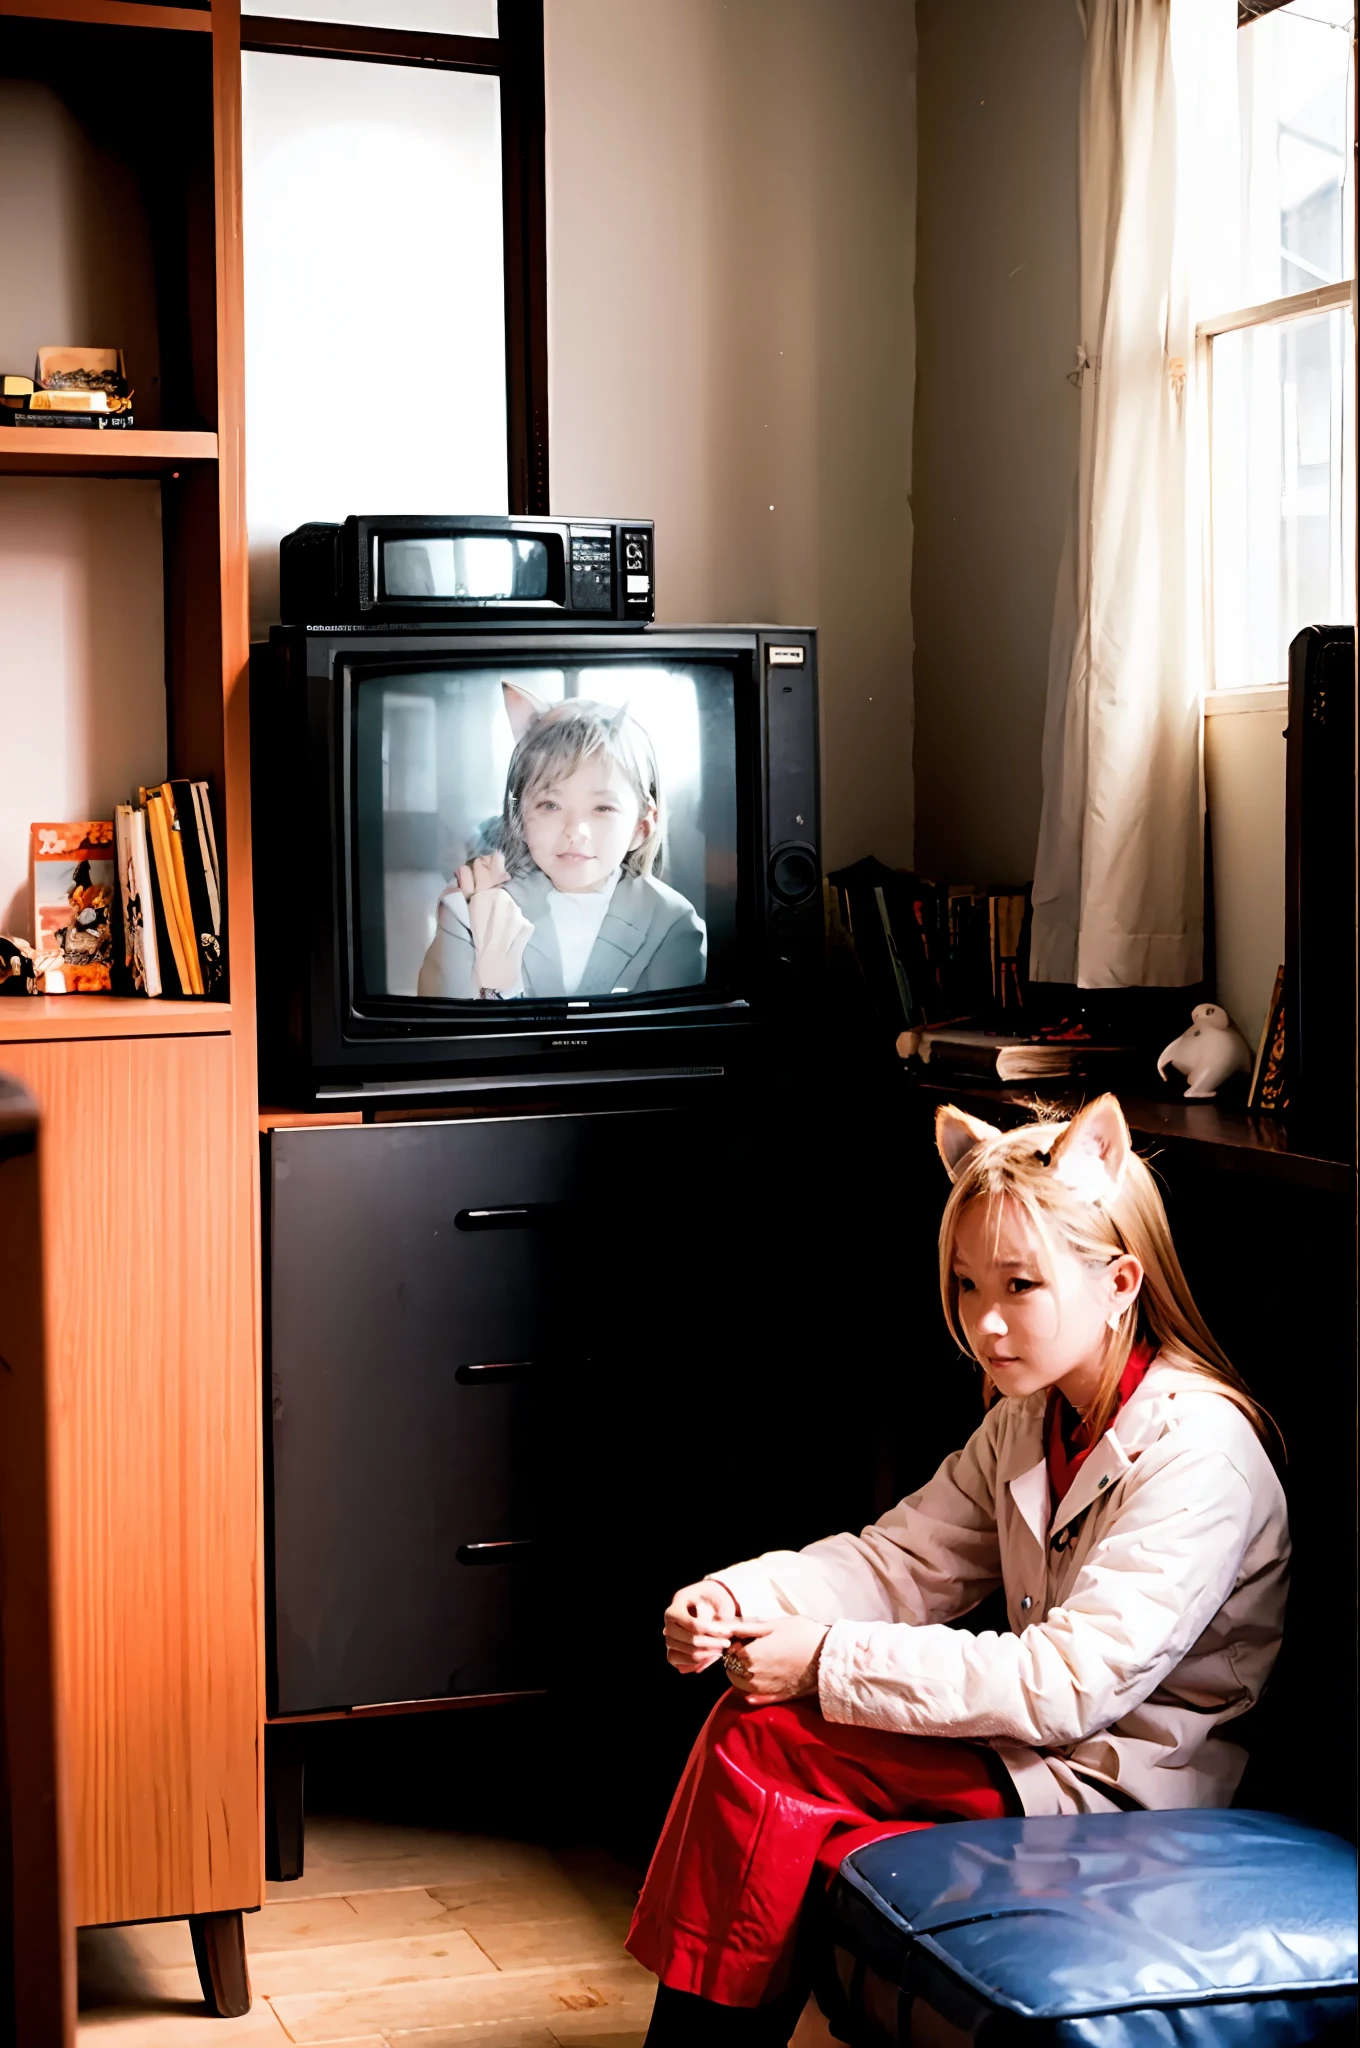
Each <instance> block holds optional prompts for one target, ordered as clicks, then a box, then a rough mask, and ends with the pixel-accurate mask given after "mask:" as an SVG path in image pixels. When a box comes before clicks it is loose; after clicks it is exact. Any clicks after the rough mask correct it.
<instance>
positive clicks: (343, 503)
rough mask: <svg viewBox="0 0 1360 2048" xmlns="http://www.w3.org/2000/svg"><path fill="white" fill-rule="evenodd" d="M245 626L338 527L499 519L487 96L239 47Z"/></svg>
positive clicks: (496, 116)
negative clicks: (284, 549) (368, 519)
mask: <svg viewBox="0 0 1360 2048" xmlns="http://www.w3.org/2000/svg"><path fill="white" fill-rule="evenodd" d="M242 64H243V70H244V92H245V107H244V147H245V307H246V424H247V447H248V448H249V451H250V455H249V461H248V462H247V465H246V492H247V517H248V523H249V528H250V554H251V615H252V627H253V630H254V631H255V632H256V633H257V634H258V633H261V632H263V631H264V630H265V629H266V628H267V626H268V624H269V622H270V621H271V620H272V619H274V618H277V616H278V543H279V539H280V537H281V536H282V535H283V534H285V533H287V532H288V531H289V530H290V529H291V528H292V527H294V526H298V525H300V524H301V523H302V521H303V520H306V519H343V518H345V517H346V515H347V514H349V513H351V512H504V511H505V510H506V508H507V467H506V408H505V282H504V260H503V253H502V214H501V161H500V104H499V97H498V87H497V81H496V80H495V78H492V77H481V76H478V75H475V74H473V73H471V72H460V71H424V70H416V69H414V68H408V67H406V66H404V65H396V64H353V63H339V62H335V61H333V60H329V59H325V58H314V57H280V56H272V55H266V54H262V53H260V52H258V51H248V52H246V54H245V56H244V58H243V60H242Z"/></svg>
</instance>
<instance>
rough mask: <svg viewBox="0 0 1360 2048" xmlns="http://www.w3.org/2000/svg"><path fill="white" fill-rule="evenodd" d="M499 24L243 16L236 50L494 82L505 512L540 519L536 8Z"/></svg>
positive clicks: (542, 166) (544, 506) (504, 1)
mask: <svg viewBox="0 0 1360 2048" xmlns="http://www.w3.org/2000/svg"><path fill="white" fill-rule="evenodd" d="M496 23H497V31H498V32H497V34H496V35H494V36H446V35H436V34H432V33H431V32H429V31H428V30H423V29H391V28H378V27H366V26H364V25H363V24H361V23H350V22H334V21H296V20H292V19H289V18H287V17H285V16H282V15H272V14H243V15H242V16H241V48H242V50H263V51H268V52H271V53H273V54H275V55H278V56H285V57H319V58H330V59H335V60H339V61H341V62H351V63H363V64H407V65H416V66H419V67H422V68H427V69H433V70H438V71H473V72H480V73H481V74H483V75H484V76H486V75H489V76H491V77H494V78H497V79H498V80H499V82H500V116H501V210H502V220H503V252H504V266H503V267H504V277H505V418H506V468H507V506H508V509H509V510H510V511H511V512H531V513H546V512H548V511H550V509H551V506H550V502H549V483H550V477H549V466H548V248H547V164H546V119H545V105H544V83H543V0H497V5H496Z"/></svg>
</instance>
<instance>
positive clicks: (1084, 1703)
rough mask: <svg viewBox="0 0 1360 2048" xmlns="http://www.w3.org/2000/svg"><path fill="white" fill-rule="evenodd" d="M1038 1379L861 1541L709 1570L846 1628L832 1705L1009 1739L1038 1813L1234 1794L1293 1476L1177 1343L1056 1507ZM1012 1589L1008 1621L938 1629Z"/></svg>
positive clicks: (764, 1600) (837, 1541)
mask: <svg viewBox="0 0 1360 2048" xmlns="http://www.w3.org/2000/svg"><path fill="white" fill-rule="evenodd" d="M1046 1399H1047V1397H1046V1395H1045V1394H1043V1393H1038V1394H1031V1395H1028V1396H1026V1397H1024V1398H1023V1399H1012V1400H1002V1401H998V1402H997V1403H996V1404H995V1405H994V1406H993V1407H992V1408H991V1409H989V1410H988V1412H987V1416H986V1419H985V1420H984V1422H983V1423H982V1425H981V1427H980V1428H979V1429H977V1430H976V1431H975V1432H974V1434H973V1435H972V1436H971V1437H970V1438H969V1440H968V1442H967V1443H966V1444H965V1445H964V1447H963V1449H962V1450H961V1451H956V1452H955V1453H954V1455H953V1456H952V1457H950V1458H947V1459H946V1460H945V1462H944V1464H943V1465H942V1466H941V1467H940V1469H939V1471H938V1472H937V1473H936V1474H935V1476H934V1478H933V1479H931V1480H930V1481H928V1483H927V1484H926V1485H925V1486H923V1487H922V1488H921V1490H920V1491H919V1493H914V1494H911V1495H910V1496H909V1497H908V1498H907V1499H906V1500H904V1501H901V1502H899V1503H898V1505H897V1506H896V1507H895V1508H893V1509H891V1510H890V1512H889V1513H888V1514H886V1515H884V1516H883V1518H882V1519H881V1520H880V1521H878V1522H875V1523H874V1525H873V1526H872V1527H871V1528H868V1529H866V1530H865V1531H864V1532H863V1534H862V1535H860V1536H850V1535H845V1536H830V1537H827V1538H826V1539H825V1540H824V1541H823V1542H820V1543H813V1544H810V1545H809V1546H808V1548H807V1549H806V1550H801V1551H788V1550H783V1551H780V1550H776V1551H770V1552H768V1553H767V1554H766V1555H765V1556H763V1557H758V1558H755V1559H752V1560H751V1561H750V1562H749V1563H746V1564H738V1565H734V1566H732V1567H731V1568H730V1569H728V1570H726V1571H720V1572H716V1573H714V1574H712V1576H713V1577H715V1578H718V1579H720V1580H721V1581H722V1583H723V1584H724V1585H726V1586H727V1587H728V1589H729V1590H730V1591H731V1593H732V1594H733V1596H734V1598H735V1599H736V1601H737V1604H738V1606H739V1608H740V1610H741V1613H742V1616H743V1617H744V1618H746V1619H752V1620H754V1619H756V1618H762V1617H768V1616H773V1615H778V1614H781V1613H783V1614H804V1615H809V1616H811V1617H813V1618H814V1619H816V1620H818V1621H825V1622H829V1623H830V1624H831V1627H830V1630H829V1632H828V1634H827V1637H826V1640H825V1642H824V1644H823V1646H822V1654H821V1664H820V1675H819V1683H818V1693H819V1701H820V1705H821V1710H822V1713H823V1714H824V1715H825V1717H826V1719H827V1720H828V1721H845V1722H853V1723H856V1724H858V1725H860V1726H864V1727H870V1728H886V1729H892V1730H896V1731H897V1732H899V1733H901V1734H903V1735H943V1736H954V1737H958V1738H960V1739H962V1740H966V1741H969V1742H983V1743H986V1744H988V1745H989V1746H990V1747H991V1748H992V1749H994V1750H995V1751H996V1753H997V1755H998V1756H999V1757H1000V1759H1001V1760H1002V1762H1003V1763H1004V1764H1005V1766H1006V1769H1007V1770H1008V1771H1009V1773H1010V1776H1011V1778H1012V1779H1013V1780H1014V1783H1015V1787H1016V1790H1017V1792H1018V1794H1019V1797H1020V1801H1021V1804H1022V1805H1023V1807H1024V1810H1025V1812H1026V1813H1074V1812H1099V1811H1107V1810H1109V1808H1111V1807H1112V1806H1114V1807H1125V1806H1128V1805H1131V1804H1132V1805H1137V1806H1147V1807H1175V1806H1227V1805H1228V1804H1229V1803H1230V1802H1231V1800H1232V1796H1233V1792H1234V1790H1235V1788H1236V1786H1237V1783H1238V1780H1239V1778H1240V1777H1241V1775H1242V1770H1243V1767H1244V1765H1245V1763H1246V1753H1245V1751H1243V1750H1242V1749H1241V1748H1239V1747H1238V1745H1237V1744H1235V1743H1233V1742H1230V1741H1226V1740H1224V1739H1223V1737H1222V1736H1221V1735H1220V1734H1219V1732H1218V1731H1219V1729H1220V1727H1221V1726H1222V1724H1223V1723H1225V1722H1228V1721H1232V1720H1234V1719H1235V1718H1236V1717H1237V1716H1238V1715H1239V1714H1244V1713H1245V1712H1246V1711H1247V1709H1248V1708H1249V1707H1251V1706H1253V1705H1254V1704H1255V1702H1256V1700H1257V1699H1258V1698H1259V1696H1260V1693H1261V1690H1262V1688H1263V1686H1264V1684H1265V1682H1266V1679H1267V1677H1268V1676H1269V1673H1270V1669H1271V1666H1272V1665H1273V1663H1274V1661H1275V1657H1276V1653H1277V1651H1278V1650H1279V1646H1280V1633H1281V1626H1282V1622H1283V1617H1284V1603H1285V1590H1286V1583H1287V1577H1288V1561H1289V1533H1288V1523H1287V1519H1286V1512H1285V1502H1284V1494H1283V1491H1282V1489H1281V1487H1280V1483H1279V1480H1278V1479H1277V1477H1276V1475H1275V1471H1274V1468H1273V1466H1272V1465H1271V1463H1270V1460H1269V1458H1268V1457H1267V1456H1266V1453H1265V1451H1264V1449H1263V1448H1262V1445H1261V1442H1260V1439H1259V1438H1258V1436H1257V1434H1256V1432H1255V1430H1254V1429H1253V1428H1252V1426H1251V1423H1250V1422H1249V1421H1248V1420H1247V1418H1246V1416H1245V1415H1244V1414H1243V1413H1242V1411H1241V1410H1240V1409H1239V1408H1238V1407H1236V1406H1235V1405H1234V1403H1233V1402H1231V1401H1230V1400H1229V1399H1228V1398H1227V1396H1226V1395H1224V1394H1222V1393H1219V1392H1217V1391H1216V1390H1215V1387H1214V1383H1213V1381H1212V1380H1210V1379H1209V1378H1208V1377H1207V1375H1205V1374H1203V1373H1200V1372H1196V1371H1195V1370H1194V1369H1193V1368H1191V1367H1189V1366H1186V1365H1182V1364H1180V1363H1178V1362H1176V1361H1174V1360H1172V1359H1171V1358H1170V1357H1169V1355H1168V1354H1166V1353H1162V1354H1160V1355H1159V1357H1158V1358H1157V1359H1156V1360H1155V1361H1154V1363H1153V1364H1152V1365H1151V1366H1150V1367H1149V1369H1148V1372H1147V1374H1146V1376H1145V1377H1144V1379H1143V1381H1142V1383H1141V1384H1140V1385H1139V1386H1138V1387H1137V1388H1136V1390H1135V1391H1134V1393H1133V1394H1132V1395H1131V1397H1130V1398H1129V1400H1128V1401H1127V1402H1126V1403H1125V1404H1124V1406H1123V1408H1121V1410H1120V1411H1119V1413H1118V1415H1117V1416H1116V1417H1115V1420H1114V1422H1113V1423H1112V1425H1111V1427H1110V1428H1109V1430H1108V1431H1107V1432H1106V1434H1105V1435H1104V1436H1103V1437H1102V1438H1101V1440H1100V1442H1099V1443H1098V1444H1097V1445H1096V1446H1095V1448H1094V1450H1092V1452H1091V1454H1090V1456H1089V1457H1088V1458H1087V1459H1086V1461H1085V1463H1084V1464H1083V1465H1082V1467H1081V1469H1080V1471H1079V1472H1078V1473H1077V1475H1076V1477H1075V1479H1074V1480H1073V1482H1072V1484H1071V1486H1070V1487H1069V1489H1068V1491H1067V1494H1066V1495H1065V1497H1064V1498H1063V1499H1062V1500H1061V1501H1060V1502H1059V1503H1058V1506H1057V1509H1056V1511H1055V1512H1053V1513H1050V1489H1049V1479H1048V1471H1047V1466H1046V1464H1045V1459H1044V1445H1043V1419H1044V1409H1045V1405H1046ZM997 1585H1002V1586H1004V1588H1005V1595H1006V1611H1007V1615H1008V1618H1009V1622H1010V1627H1011V1629H1012V1630H1013V1631H1014V1633H1013V1634H1005V1635H995V1634H985V1635H973V1634H971V1633H969V1632H968V1631H966V1630H963V1629H955V1628H949V1627H946V1626H944V1624H945V1623H947V1622H949V1621H951V1620H954V1619H956V1618H957V1617H958V1616H960V1615H963V1614H966V1613H968V1611H969V1609H970V1608H972V1607H975V1606H976V1605H977V1603H978V1602H979V1601H980V1600H982V1599H983V1598H985V1596H986V1595H987V1594H988V1593H990V1592H992V1591H993V1590H994V1588H995V1587H996V1586H997Z"/></svg>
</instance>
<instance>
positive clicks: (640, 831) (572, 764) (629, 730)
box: [500, 682, 666, 877]
mask: <svg viewBox="0 0 1360 2048" xmlns="http://www.w3.org/2000/svg"><path fill="white" fill-rule="evenodd" d="M501 691H502V694H503V696H504V698H505V714H506V717H507V718H508V719H509V721H510V730H511V732H512V733H513V735H514V740H515V750H514V752H513V753H512V754H511V756H510V766H509V769H508V771H507V773H506V777H505V802H504V808H503V810H502V813H501V829H500V851H501V854H502V856H503V858H504V860H505V865H506V868H507V870H508V871H509V873H510V874H511V875H512V876H514V875H524V874H527V873H528V872H529V871H530V869H531V868H532V866H533V857H532V855H531V854H530V852H529V847H528V843H527V841H526V839H525V836H524V822H523V819H524V805H525V802H526V800H527V799H528V797H529V796H530V795H531V794H532V792H533V791H534V790H536V789H540V788H543V787H545V786H546V785H548V784H550V783H553V782H556V781H557V780H559V778H563V777H566V776H569V775H572V774H574V773H575V771H576V769H577V768H579V767H580V765H581V763H582V762H583V761H586V760H589V759H591V758H592V757H595V756H598V757H599V758H600V759H601V760H603V761H609V762H613V763H614V764H615V766H617V767H618V768H620V769H621V770H622V771H623V774H624V776H625V778H626V779H627V782H628V784H629V786H630V788H631V789H632V792H633V795H634V796H635V798H636V799H637V807H638V822H637V829H636V832H635V834H634V837H633V843H632V845H630V847H629V849H628V851H627V853H626V854H625V855H624V857H623V863H622V872H623V873H624V874H625V875H656V876H658V877H659V876H661V875H663V874H664V873H665V867H666V846H665V838H666V834H665V813H664V807H663V804H662V800H661V772H660V769H659V768H658V766H657V759H656V750H655V748H654V747H653V745H652V742H651V737H650V735H649V734H648V733H647V732H646V730H645V729H644V728H643V727H642V726H641V725H639V724H638V721H637V720H636V719H635V718H634V717H633V716H632V714H631V713H630V711H629V709H628V706H627V704H618V705H613V704H599V703H596V702H595V701H594V700H593V699H592V698H585V697H568V698H566V699H565V700H564V701H563V702H562V703H560V704H550V703H548V702H547V701H546V700H545V699H544V698H542V697H536V696H535V695H534V693H533V691H532V690H526V689H525V688H524V687H523V685H522V684H519V683H509V682H503V683H502V684H501Z"/></svg>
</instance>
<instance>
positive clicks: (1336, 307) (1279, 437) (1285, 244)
mask: <svg viewBox="0 0 1360 2048" xmlns="http://www.w3.org/2000/svg"><path fill="white" fill-rule="evenodd" d="M1242 13H1243V14H1244V15H1247V14H1253V15H1254V18H1251V19H1247V20H1245V21H1244V25H1243V26H1242V27H1241V28H1240V29H1239V31H1238V35H1237V66H1238V80H1237V85H1238V90H1237V127H1238V133H1237V145H1238V152H1239V162H1240V176H1239V178H1238V179H1237V180H1236V181H1235V188H1236V189H1235V190H1234V191H1233V192H1232V193H1231V196H1230V198H1229V200H1228V202H1227V211H1228V213H1229V218H1228V219H1226V220H1224V221H1223V222H1222V224H1221V227H1222V243H1221V248H1220V260H1225V269H1226V272H1227V275H1228V277H1229V279H1230V284H1229V293H1230V296H1231V299H1232V301H1233V302H1232V303H1230V304H1228V305H1227V306H1225V308H1224V310H1223V311H1221V312H1220V313H1218V314H1216V315H1215V317H1214V318H1213V319H1210V320H1206V321H1204V322H1202V323H1201V324H1200V327H1199V337H1200V346H1201V349H1202V350H1203V351H1204V352H1205V354H1206V355H1207V358H1208V360H1207V364H1206V368H1207V377H1206V379H1205V388H1206V392H1207V413H1208V430H1209V451H1210V488H1211V517H1212V538H1211V548H1210V560H1211V565H1212V567H1211V585H1212V587H1211V615H1212V681H1213V684H1214V686H1215V687H1216V688H1218V689H1233V688H1251V687H1254V686H1257V687H1259V686H1261V685H1268V684H1277V683H1281V682H1283V681H1284V680H1285V679H1286V675H1287V669H1288V649H1289V643H1290V641H1291V640H1292V639H1293V637H1294V635H1295V634H1296V633H1297V632H1298V631H1299V630H1300V628H1301V627H1303V626H1306V625H1311V624H1317V623H1324V622H1325V623H1329V624H1335V623H1338V622H1343V623H1344V622H1347V621H1352V620H1354V618H1355V572H1354V564H1355V526H1354V520H1355V490H1356V479H1355V403H1356V392H1355V330H1354V319H1353V313H1352V306H1351V299H1352V293H1351V280H1352V278H1353V277H1354V274H1355V241H1354V192H1353V188H1352V178H1353V168H1352V166H1353V156H1352V143H1353V137H1352V121H1353V106H1354V97H1353V84H1352V78H1351V63H1352V54H1351V53H1352V41H1351V38H1352V32H1353V7H1352V0H1292V4H1289V5H1286V6H1278V7H1273V8H1271V9H1270V10H1269V11H1267V12H1263V11H1261V10H1260V9H1259V7H1257V8H1254V9H1253V8H1243V10H1242Z"/></svg>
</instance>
